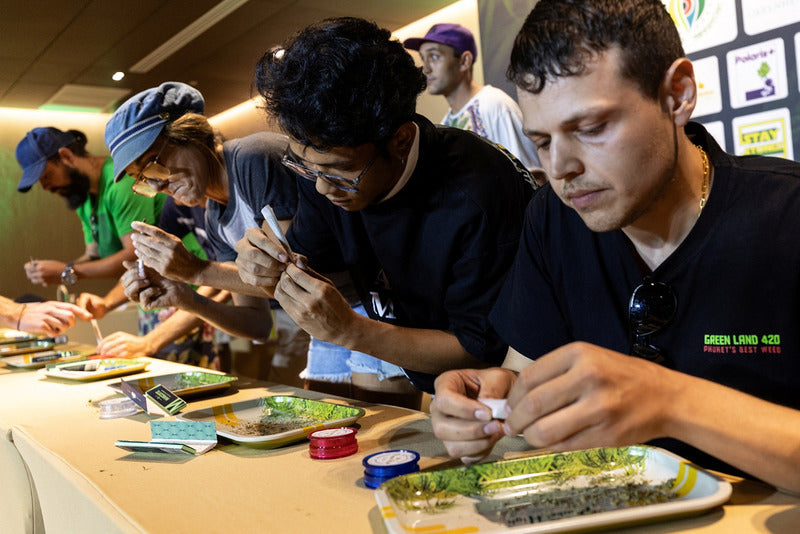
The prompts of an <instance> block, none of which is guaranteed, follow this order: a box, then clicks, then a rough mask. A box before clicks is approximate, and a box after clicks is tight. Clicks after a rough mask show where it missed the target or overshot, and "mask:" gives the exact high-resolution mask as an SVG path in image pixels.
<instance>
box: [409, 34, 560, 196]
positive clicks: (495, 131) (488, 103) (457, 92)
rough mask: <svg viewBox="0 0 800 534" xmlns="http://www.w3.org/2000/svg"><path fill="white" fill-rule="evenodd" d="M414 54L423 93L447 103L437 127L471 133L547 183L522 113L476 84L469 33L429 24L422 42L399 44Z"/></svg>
mask: <svg viewBox="0 0 800 534" xmlns="http://www.w3.org/2000/svg"><path fill="white" fill-rule="evenodd" d="M403 45H404V46H405V47H406V48H408V49H409V50H418V51H419V55H420V58H421V59H422V72H423V73H424V74H425V79H426V81H427V86H428V92H430V94H432V95H442V96H444V97H445V99H447V103H448V104H449V105H450V110H449V111H448V112H447V115H445V117H444V118H443V119H442V124H444V125H446V126H452V127H454V128H460V129H462V130H469V131H471V132H475V133H476V134H478V135H480V136H481V137H485V138H487V139H489V140H491V141H494V142H495V143H497V144H499V145H500V146H502V147H503V148H505V149H506V150H508V151H509V152H511V153H512V154H513V155H514V156H516V157H517V159H519V160H520V161H521V162H522V164H523V165H525V168H526V169H528V170H529V171H531V174H532V175H533V177H534V178H535V179H536V181H537V183H539V185H541V184H543V183H544V182H545V181H546V180H547V176H546V175H545V173H544V170H543V169H542V168H541V165H540V164H539V158H538V157H537V155H536V147H534V145H533V143H532V142H531V140H530V139H528V138H527V137H526V136H525V134H523V133H522V111H520V109H519V106H518V105H517V103H516V102H515V101H514V99H513V98H511V97H510V96H508V95H507V94H506V93H505V92H504V91H502V90H500V89H498V88H496V87H492V86H491V85H481V84H479V83H478V82H476V81H475V78H474V75H473V67H474V65H475V61H476V60H477V59H478V47H477V46H476V45H475V38H474V37H473V35H472V32H471V31H469V30H468V29H467V28H465V27H464V26H462V25H460V24H453V23H441V24H434V25H433V26H431V29H430V30H428V33H426V34H425V36H424V37H411V38H409V39H406V40H405V41H403Z"/></svg>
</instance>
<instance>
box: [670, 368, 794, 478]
mask: <svg viewBox="0 0 800 534" xmlns="http://www.w3.org/2000/svg"><path fill="white" fill-rule="evenodd" d="M673 372H674V371H673ZM674 374H675V377H674V381H673V382H674V383H676V384H677V385H678V388H677V391H676V395H675V397H674V398H673V399H672V402H670V403H669V409H668V410H666V412H667V423H666V424H665V429H664V430H665V435H668V436H670V437H674V438H677V439H680V440H681V441H684V442H686V443H689V444H690V445H693V446H695V447H697V448H699V449H701V450H704V451H706V452H708V453H709V454H712V455H714V456H716V457H717V458H719V459H721V460H723V461H725V462H727V463H729V464H731V465H733V466H735V467H738V468H739V469H741V470H743V471H746V472H747V473H750V474H751V475H753V476H756V477H758V478H760V479H762V480H764V481H765V482H768V483H770V484H773V485H774V486H776V487H778V488H782V489H786V490H789V491H793V492H800V446H798V444H800V411H798V410H793V409H790V408H786V407H784V406H779V405H777V404H772V403H769V402H766V401H764V400H761V399H758V398H756V397H753V396H750V395H746V394H744V393H741V392H739V391H736V390H734V389H731V388H728V387H725V386H722V385H720V384H716V383H714V382H709V381H708V380H703V379H700V378H696V377H693V376H689V375H684V374H681V373H677V372H674Z"/></svg>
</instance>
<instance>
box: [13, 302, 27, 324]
mask: <svg viewBox="0 0 800 534" xmlns="http://www.w3.org/2000/svg"><path fill="white" fill-rule="evenodd" d="M25 306H27V304H23V305H22V309H21V310H20V311H19V317H17V328H16V330H19V325H20V323H21V322H22V314H23V313H25Z"/></svg>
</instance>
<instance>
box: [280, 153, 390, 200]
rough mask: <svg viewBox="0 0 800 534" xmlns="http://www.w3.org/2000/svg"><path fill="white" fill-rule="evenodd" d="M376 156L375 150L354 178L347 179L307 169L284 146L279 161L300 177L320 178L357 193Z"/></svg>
mask: <svg viewBox="0 0 800 534" xmlns="http://www.w3.org/2000/svg"><path fill="white" fill-rule="evenodd" d="M377 158H378V153H377V152H376V153H375V155H374V156H372V159H370V160H369V163H367V166H366V167H364V169H363V170H362V171H361V172H360V173H359V174H358V176H356V178H355V179H354V180H353V179H348V178H342V177H341V176H336V175H335V174H329V173H327V172H322V171H317V170H314V169H309V168H308V167H306V166H305V165H302V164H300V163H298V162H297V161H296V160H295V159H294V156H293V155H292V153H291V151H290V150H289V147H286V152H285V153H284V154H283V158H281V163H283V164H284V165H285V166H286V167H288V168H290V169H291V170H293V171H294V172H296V173H297V174H299V175H300V177H301V178H305V179H306V180H310V181H312V182H316V181H317V179H319V178H322V179H323V180H324V181H325V182H327V183H329V184H330V185H332V186H333V187H335V188H336V189H339V190H341V191H346V192H348V193H358V184H359V183H360V182H361V180H362V178H364V175H365V174H367V171H368V170H369V168H370V167H371V166H372V164H373V163H375V160H376V159H377Z"/></svg>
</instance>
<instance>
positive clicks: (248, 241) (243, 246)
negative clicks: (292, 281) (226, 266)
mask: <svg viewBox="0 0 800 534" xmlns="http://www.w3.org/2000/svg"><path fill="white" fill-rule="evenodd" d="M234 248H235V249H236V252H237V254H238V255H237V256H236V268H237V269H238V270H239V277H240V278H241V279H242V281H243V282H244V283H246V284H250V285H252V286H256V287H260V288H261V289H263V290H264V291H265V292H266V293H267V294H268V295H269V296H272V295H273V291H274V290H275V286H276V285H278V281H279V280H280V277H281V273H283V272H284V271H285V270H286V265H287V264H288V263H289V262H291V261H295V258H289V257H288V255H287V254H286V251H285V250H284V248H283V245H281V244H280V243H279V242H278V241H277V240H275V238H274V236H270V235H267V234H266V233H265V232H264V231H263V230H262V229H260V228H250V229H248V230H247V231H246V232H245V234H244V237H243V238H242V239H240V240H239V241H238V242H237V243H236V245H235V247H234Z"/></svg>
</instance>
